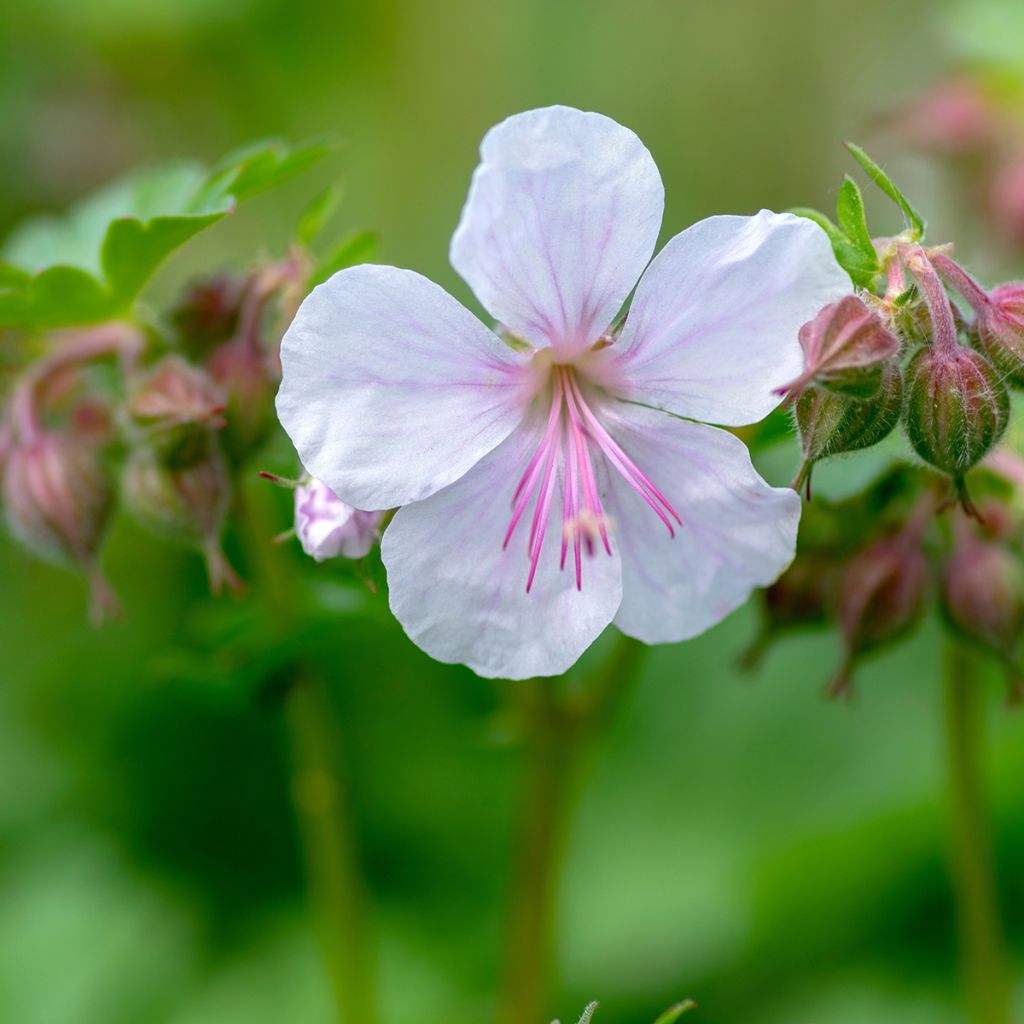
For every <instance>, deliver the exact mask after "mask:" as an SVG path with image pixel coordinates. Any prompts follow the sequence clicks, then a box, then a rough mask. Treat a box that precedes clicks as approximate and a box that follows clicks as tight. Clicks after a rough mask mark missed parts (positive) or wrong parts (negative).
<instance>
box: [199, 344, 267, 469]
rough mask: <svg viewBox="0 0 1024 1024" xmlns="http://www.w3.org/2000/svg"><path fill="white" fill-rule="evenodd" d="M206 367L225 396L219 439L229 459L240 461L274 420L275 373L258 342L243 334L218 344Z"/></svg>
mask: <svg viewBox="0 0 1024 1024" xmlns="http://www.w3.org/2000/svg"><path fill="white" fill-rule="evenodd" d="M206 369H207V370H208V372H209V374H210V377H211V378H212V380H213V381H214V383H215V384H216V385H217V386H218V388H220V390H221V392H222V393H223V394H224V396H225V399H226V405H225V416H224V420H225V423H224V430H223V432H222V434H221V443H222V445H223V446H224V449H225V451H226V452H227V453H228V455H229V457H230V458H231V459H232V461H235V462H240V461H241V460H243V459H244V458H245V457H246V456H248V455H249V454H251V453H252V452H253V451H254V450H255V449H256V448H258V447H259V445H260V444H261V443H262V442H263V441H264V440H265V439H266V437H267V434H268V433H269V431H270V428H271V426H272V424H273V423H274V421H275V417H274V395H275V394H276V392H277V385H278V378H279V374H277V373H275V372H273V371H271V369H270V366H269V361H268V359H267V355H266V353H265V352H264V351H263V350H262V349H261V348H260V347H259V345H257V344H253V343H252V342H250V341H248V340H247V339H243V338H240V339H238V340H236V341H232V342H229V343H228V344H226V345H222V346H221V347H220V348H218V349H217V350H216V351H215V352H214V353H213V354H212V355H211V356H210V358H209V359H208V360H207V363H206Z"/></svg>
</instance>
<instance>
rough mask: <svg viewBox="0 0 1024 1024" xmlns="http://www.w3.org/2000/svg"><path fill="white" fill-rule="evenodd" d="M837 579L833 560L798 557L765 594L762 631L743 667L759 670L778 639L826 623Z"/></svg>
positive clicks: (763, 594)
mask: <svg viewBox="0 0 1024 1024" xmlns="http://www.w3.org/2000/svg"><path fill="white" fill-rule="evenodd" d="M834 577H835V571H834V566H833V564H832V560H831V559H829V558H827V557H825V556H824V555H823V554H820V553H814V554H800V553H798V554H797V557H796V559H795V560H794V562H793V564H792V565H791V566H790V567H789V568H788V569H787V570H786V571H785V572H784V573H783V574H782V576H780V577H779V579H778V580H776V581H775V583H773V584H772V585H771V586H770V587H768V588H767V589H765V590H762V591H761V628H760V630H759V631H758V634H757V636H756V637H755V638H754V641H753V643H751V645H750V646H749V647H748V648H747V650H746V651H745V652H744V654H743V655H742V657H741V659H740V664H741V666H742V667H743V668H745V669H753V668H756V667H757V665H758V664H759V662H760V661H761V658H762V657H763V655H764V653H765V651H766V650H767V649H768V647H769V645H770V644H771V643H772V641H773V640H774V639H775V638H776V637H777V636H778V635H780V634H782V633H786V632H789V631H790V630H794V629H802V628H805V627H809V626H815V625H823V624H824V623H826V622H827V621H828V609H829V605H830V594H831V590H832V586H833V584H834Z"/></svg>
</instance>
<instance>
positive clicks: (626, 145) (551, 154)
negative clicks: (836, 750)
mask: <svg viewBox="0 0 1024 1024" xmlns="http://www.w3.org/2000/svg"><path fill="white" fill-rule="evenodd" d="M480 155H481V163H480V165H479V166H478V167H477V169H476V171H475V172H474V174H473V182H472V184H471V186H470V189H469V198H468V199H467V200H466V205H465V208H464V209H463V211H462V219H461V220H460V221H459V226H458V228H457V229H456V231H455V234H454V235H453V237H452V244H451V262H452V266H453V267H455V269H456V270H457V271H458V272H459V273H460V274H461V275H462V277H463V278H464V279H465V280H466V282H467V283H468V284H469V286H470V287H471V288H472V289H473V291H474V292H475V293H476V296H477V298H478V299H479V300H480V302H481V303H482V304H483V305H484V306H485V307H486V308H487V310H488V311H489V312H490V313H491V314H492V315H493V316H494V317H496V318H497V319H498V320H499V321H501V322H502V323H503V324H505V325H506V326H507V327H508V328H510V329H511V330H512V331H513V332H514V333H515V334H517V335H519V336H521V337H523V338H525V339H526V340H528V341H530V342H532V343H533V344H534V345H536V346H538V347H542V346H546V345H551V346H553V347H554V348H556V349H558V350H559V351H560V352H561V353H564V354H565V355H567V356H569V355H573V354H575V353H576V352H579V351H581V350H582V349H583V348H585V347H586V346H587V345H589V344H591V343H593V342H594V341H596V340H597V339H598V338H599V337H600V336H601V334H602V333H604V332H605V331H606V330H607V329H608V327H609V326H610V325H611V322H612V320H613V319H614V318H615V316H616V314H617V313H618V311H619V309H620V307H621V306H622V303H623V302H624V301H625V300H626V297H627V296H628V295H629V293H630V291H631V290H632V288H633V286H634V285H635V284H636V281H637V278H638V277H639V276H640V274H641V273H642V272H643V269H644V267H645V266H646V265H647V262H648V261H649V260H650V258H651V255H652V254H653V252H654V246H655V243H656V242H657V239H658V231H659V229H660V227H661V215H662V210H663V208H664V205H665V194H664V189H663V187H662V184H661V176H660V175H659V174H658V168H657V166H656V165H655V163H654V160H653V158H652V157H651V154H650V153H649V152H648V151H647V148H646V147H645V146H644V144H643V143H642V142H641V141H640V140H639V139H638V138H637V137H636V135H634V134H633V132H631V131H630V130H629V129H628V128H624V127H622V125H620V124H617V123H616V122H615V121H613V120H611V118H608V117H604V116H603V115H602V114H589V113H584V112H583V111H580V110H575V109H573V108H572V107H545V108H543V109H541V110H530V111H527V112H525V113H522V114H516V115H515V116H514V117H510V118H508V119H507V120H505V121H502V123H501V124H499V125H497V126H496V127H494V128H492V129H491V130H490V131H489V132H488V133H487V135H486V136H485V137H484V141H483V143H482V145H481V147H480Z"/></svg>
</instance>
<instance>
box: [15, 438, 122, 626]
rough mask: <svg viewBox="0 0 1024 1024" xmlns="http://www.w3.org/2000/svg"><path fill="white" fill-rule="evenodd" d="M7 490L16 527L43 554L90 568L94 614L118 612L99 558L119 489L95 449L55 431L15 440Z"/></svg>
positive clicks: (31, 547)
mask: <svg viewBox="0 0 1024 1024" xmlns="http://www.w3.org/2000/svg"><path fill="white" fill-rule="evenodd" d="M3 495H4V508H5V510H6V513H7V522H8V524H9V526H10V528H11V532H12V533H13V534H14V535H15V536H16V537H17V538H18V539H19V540H20V541H21V542H22V543H23V544H24V545H25V546H26V547H27V548H28V549H29V550H30V551H32V552H33V553H34V554H36V555H37V556H38V557H40V558H42V559H45V560H47V561H50V562H54V563H57V564H63V565H70V566H72V567H74V568H78V569H84V570H85V571H86V572H87V573H88V575H89V577H90V579H91V581H92V595H93V607H92V611H93V616H94V618H96V619H99V618H102V617H103V615H104V614H105V613H107V612H110V611H113V610H114V609H115V608H116V605H117V602H116V600H115V599H114V597H113V594H112V593H111V591H110V589H109V588H108V587H107V586H106V584H105V583H104V582H103V579H102V577H101V575H100V572H99V569H98V567H97V558H98V555H99V550H100V545H101V544H102V542H103V536H104V534H105V532H106V528H107V525H108V523H109V521H110V516H111V513H112V512H113V509H114V488H113V486H112V484H111V480H110V477H109V475H108V474H107V472H106V470H105V467H104V466H103V463H102V460H101V458H100V455H99V453H98V451H97V450H96V448H95V447H94V446H92V445H90V444H88V443H87V442H86V441H83V440H81V439H79V438H76V437H73V436H70V435H66V434H59V433H56V432H41V433H38V434H36V435H34V436H33V437H30V438H29V439H27V440H25V441H21V442H16V443H14V444H12V445H11V446H10V448H9V450H8V453H7V459H6V463H5V466H4V476H3Z"/></svg>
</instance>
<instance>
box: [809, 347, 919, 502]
mask: <svg viewBox="0 0 1024 1024" xmlns="http://www.w3.org/2000/svg"><path fill="white" fill-rule="evenodd" d="M902 408H903V379H902V377H901V375H900V369H899V366H898V365H897V364H896V362H895V361H893V362H889V363H886V364H885V365H884V367H883V370H882V380H881V383H880V385H879V388H878V391H877V392H876V393H875V394H874V395H873V396H872V397H871V398H863V399H858V398H852V397H850V396H847V395H839V394H835V393H834V392H831V391H826V390H824V389H822V388H811V389H809V390H808V391H805V392H804V394H803V395H802V396H801V397H800V400H799V401H798V402H797V404H796V423H797V429H798V430H799V432H800V444H801V447H802V449H803V459H804V461H803V465H802V467H801V469H800V473H799V475H798V476H797V479H796V482H795V484H794V486H796V487H798V488H799V487H800V486H801V485H802V484H803V483H804V481H806V482H807V485H808V491H809V490H810V474H811V470H812V469H813V467H814V464H815V463H816V462H819V461H820V460H821V459H827V458H829V457H831V456H833V455H839V454H841V453H843V452H852V451H857V450H859V449H861V448H870V447H871V446H872V445H876V444H878V443H879V441H882V440H884V439H885V438H886V437H887V436H888V435H889V434H890V433H891V432H892V430H893V428H894V427H895V426H896V424H897V423H899V419H900V412H901V410H902Z"/></svg>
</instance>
